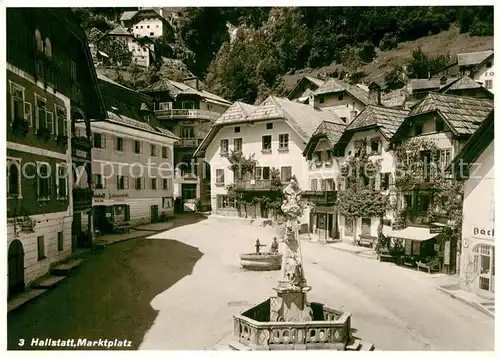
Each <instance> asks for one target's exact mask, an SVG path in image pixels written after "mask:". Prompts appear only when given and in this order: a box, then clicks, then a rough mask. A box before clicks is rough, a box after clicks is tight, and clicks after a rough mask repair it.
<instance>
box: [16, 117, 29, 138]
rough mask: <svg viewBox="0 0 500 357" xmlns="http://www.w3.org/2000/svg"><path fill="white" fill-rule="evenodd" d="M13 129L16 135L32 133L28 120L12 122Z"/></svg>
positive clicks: (17, 119) (19, 119)
mask: <svg viewBox="0 0 500 357" xmlns="http://www.w3.org/2000/svg"><path fill="white" fill-rule="evenodd" d="M12 129H13V130H14V132H16V133H20V134H22V135H26V134H28V132H29V131H30V124H29V122H28V121H27V120H26V119H21V118H16V119H14V121H13V122H12Z"/></svg>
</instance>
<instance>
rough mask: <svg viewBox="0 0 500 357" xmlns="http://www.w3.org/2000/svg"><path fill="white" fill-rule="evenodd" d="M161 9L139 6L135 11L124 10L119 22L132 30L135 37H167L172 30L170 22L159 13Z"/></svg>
mask: <svg viewBox="0 0 500 357" xmlns="http://www.w3.org/2000/svg"><path fill="white" fill-rule="evenodd" d="M159 11H160V12H161V10H157V9H153V8H141V9H139V10H137V11H125V12H124V13H123V14H122V16H121V18H120V22H121V24H122V26H124V27H126V28H128V29H130V30H132V33H133V34H134V35H135V36H137V37H150V38H158V37H169V36H171V35H172V34H173V32H174V30H173V28H172V26H171V25H170V23H169V22H168V21H167V20H166V19H165V18H164V17H163V16H162V15H161V14H160V13H159Z"/></svg>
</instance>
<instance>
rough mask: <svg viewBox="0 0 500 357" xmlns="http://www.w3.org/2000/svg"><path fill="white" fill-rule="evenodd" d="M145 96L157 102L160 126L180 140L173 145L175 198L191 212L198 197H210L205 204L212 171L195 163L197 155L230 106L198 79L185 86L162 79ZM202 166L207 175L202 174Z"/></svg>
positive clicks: (201, 164)
mask: <svg viewBox="0 0 500 357" xmlns="http://www.w3.org/2000/svg"><path fill="white" fill-rule="evenodd" d="M142 92H144V93H146V94H148V95H150V96H151V97H153V98H154V107H153V109H154V112H155V115H156V117H157V118H158V120H159V121H160V123H161V126H162V127H163V128H165V129H167V130H169V131H171V132H172V133H174V135H176V136H177V137H179V138H180V140H178V141H176V143H175V145H174V166H175V167H176V172H175V175H176V176H175V178H174V196H175V198H177V197H179V198H181V199H182V200H184V202H185V203H187V204H188V205H189V207H190V208H191V209H192V208H194V206H193V204H194V200H195V199H196V198H197V197H198V198H200V197H207V199H205V201H207V200H208V197H210V196H209V192H208V190H209V189H210V184H209V182H210V176H209V175H210V169H209V167H208V166H207V165H206V163H204V162H203V161H201V162H197V161H196V160H195V159H194V157H193V154H194V151H195V149H196V148H197V147H198V145H199V144H200V143H201V141H202V140H203V138H204V137H205V135H206V134H207V133H208V131H209V129H210V127H211V126H212V124H213V123H214V122H215V121H216V120H217V119H218V118H219V117H220V116H221V115H222V113H224V112H225V111H226V110H227V108H229V107H230V106H231V102H229V101H227V100H225V99H224V98H221V97H219V96H217V95H215V94H212V93H210V92H207V91H205V90H203V89H201V87H200V82H199V80H198V78H196V77H188V78H185V79H184V81H183V83H180V82H176V81H171V80H169V79H160V80H159V81H158V82H156V83H153V84H152V85H150V86H149V87H147V88H145V89H144V90H143V91H142ZM203 166H205V167H206V169H205V171H203V170H202V171H200V172H199V171H198V168H199V167H203ZM205 203H207V202H205Z"/></svg>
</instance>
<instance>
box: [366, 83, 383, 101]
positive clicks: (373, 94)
mask: <svg viewBox="0 0 500 357" xmlns="http://www.w3.org/2000/svg"><path fill="white" fill-rule="evenodd" d="M381 90H382V89H381V88H380V86H379V85H378V84H377V83H375V82H372V83H371V84H370V85H369V86H368V91H369V92H368V99H369V100H370V104H374V105H380V102H381V99H380V98H381Z"/></svg>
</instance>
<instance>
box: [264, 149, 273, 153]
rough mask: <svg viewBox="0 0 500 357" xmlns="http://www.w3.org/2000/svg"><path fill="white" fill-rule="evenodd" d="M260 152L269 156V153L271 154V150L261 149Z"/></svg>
mask: <svg viewBox="0 0 500 357" xmlns="http://www.w3.org/2000/svg"><path fill="white" fill-rule="evenodd" d="M261 152H262V153H263V154H270V153H272V150H271V149H262V150H261Z"/></svg>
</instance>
